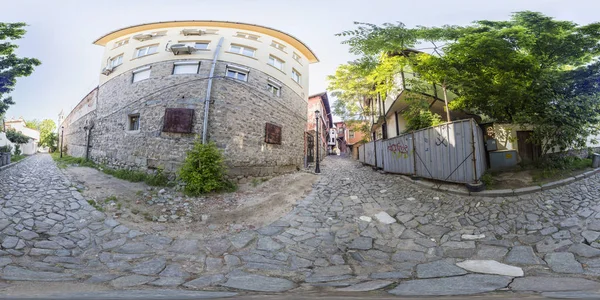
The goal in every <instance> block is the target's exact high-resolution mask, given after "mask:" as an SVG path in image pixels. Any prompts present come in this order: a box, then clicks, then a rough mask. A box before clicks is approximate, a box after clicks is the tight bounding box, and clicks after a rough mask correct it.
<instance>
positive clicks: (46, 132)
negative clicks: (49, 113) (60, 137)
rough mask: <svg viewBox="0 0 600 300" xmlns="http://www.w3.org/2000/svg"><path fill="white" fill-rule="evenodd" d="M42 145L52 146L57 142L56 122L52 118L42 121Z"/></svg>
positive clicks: (40, 128) (40, 129) (40, 127)
mask: <svg viewBox="0 0 600 300" xmlns="http://www.w3.org/2000/svg"><path fill="white" fill-rule="evenodd" d="M39 131H40V146H42V147H44V146H46V147H50V146H52V145H53V144H54V142H55V134H54V133H55V132H56V123H54V121H53V120H51V119H45V120H43V121H41V122H40V125H39Z"/></svg>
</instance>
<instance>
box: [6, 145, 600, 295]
mask: <svg viewBox="0 0 600 300" xmlns="http://www.w3.org/2000/svg"><path fill="white" fill-rule="evenodd" d="M321 170H322V175H321V177H320V179H319V181H318V182H317V184H316V185H315V187H314V189H313V191H312V192H311V193H310V194H309V195H308V196H307V197H306V198H305V199H302V200H300V201H298V205H297V206H296V207H295V208H294V210H293V211H292V212H290V213H289V214H287V215H285V216H283V217H282V218H281V219H280V220H278V221H276V222H274V223H272V224H271V225H269V226H266V227H263V228H260V229H258V230H255V231H244V232H241V233H237V234H232V235H229V236H226V238H222V239H216V240H190V239H172V238H169V237H166V236H161V235H160V234H159V233H157V232H139V231H136V230H130V229H129V228H127V227H126V226H124V225H121V224H120V223H119V222H118V221H116V220H113V219H107V218H106V217H105V215H104V214H103V213H102V212H99V211H97V210H95V208H93V207H92V206H90V205H89V204H88V203H87V202H86V201H85V199H84V198H83V197H82V196H81V194H80V193H79V192H78V191H77V190H76V189H75V188H74V187H72V186H71V183H70V182H69V181H68V180H67V179H66V177H65V176H64V175H63V174H62V172H61V171H60V170H59V169H58V168H57V167H56V165H55V164H54V162H53V161H52V159H51V157H50V156H49V155H46V154H42V155H36V156H34V157H31V158H29V159H27V160H26V161H24V162H22V163H20V164H18V165H16V166H14V167H12V168H9V169H7V170H4V171H0V208H1V209H0V244H1V250H0V268H1V272H0V278H1V279H2V281H0V288H2V287H3V286H4V287H6V286H10V285H11V282H12V281H81V282H85V283H92V284H107V285H110V286H111V287H112V288H114V289H123V288H133V287H137V288H142V286H143V287H144V288H150V287H160V288H161V289H165V288H169V289H175V288H177V289H186V290H203V291H211V292H213V294H210V295H212V296H214V297H219V296H223V297H225V296H231V295H233V293H231V292H234V293H236V292H237V293H239V292H246V291H256V292H284V291H302V290H309V289H317V288H319V289H331V290H334V291H339V292H364V291H372V290H381V291H382V293H383V292H387V293H391V294H393V295H402V296H417V295H466V294H476V293H483V292H492V291H496V290H502V291H515V292H529V291H531V292H543V293H544V295H546V296H552V295H570V294H569V293H573V294H572V295H578V294H577V293H580V294H581V295H583V294H582V293H584V294H586V295H596V296H597V297H600V294H595V292H598V291H600V283H599V282H597V281H595V280H597V276H598V275H599V274H600V243H599V242H598V238H599V237H600V203H599V202H600V189H599V186H600V178H599V177H598V175H594V176H592V177H590V178H585V179H583V180H581V181H578V182H575V183H572V184H570V185H568V186H563V187H559V188H556V189H553V190H549V191H544V192H540V193H535V194H530V195H523V196H518V197H506V198H502V197H498V198H482V197H467V196H458V195H453V194H445V193H441V192H434V191H430V190H426V189H425V188H422V187H419V186H416V185H413V184H410V183H408V182H406V181H404V180H403V179H402V178H400V177H399V176H395V175H390V174H381V173H379V172H376V171H373V170H372V169H371V168H370V167H365V166H362V165H361V164H360V163H358V162H356V161H352V160H350V159H347V158H341V157H327V158H326V159H325V161H324V163H323V166H322V167H321ZM570 291H574V292H570ZM200 293H202V292H199V294H198V295H201V294H200Z"/></svg>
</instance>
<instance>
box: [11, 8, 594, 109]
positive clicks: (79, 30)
mask: <svg viewBox="0 0 600 300" xmlns="http://www.w3.org/2000/svg"><path fill="white" fill-rule="evenodd" d="M0 3H1V4H2V5H1V7H2V10H1V11H0V22H26V23H27V24H28V25H29V26H28V27H27V34H26V35H25V37H24V38H23V39H21V40H19V41H17V44H18V45H19V49H18V50H17V55H19V56H25V57H35V58H37V59H39V60H41V61H42V65H41V66H39V67H37V68H36V69H35V71H34V73H33V74H32V75H31V76H29V77H26V78H19V79H18V81H17V85H16V88H15V90H14V91H13V92H12V94H11V95H12V97H13V100H15V102H16V104H15V105H13V106H11V107H10V108H9V110H8V112H7V116H6V117H7V118H12V117H15V118H18V117H23V118H25V119H47V118H49V119H53V120H57V119H58V114H59V112H60V111H61V110H64V111H65V114H68V113H69V112H70V111H71V109H72V108H73V107H75V105H77V103H78V102H79V101H80V100H81V99H82V98H83V97H84V96H85V95H86V94H87V93H88V92H89V91H90V90H91V89H93V88H94V87H96V86H97V85H98V79H99V77H100V71H99V70H100V65H101V58H102V53H103V47H101V46H96V45H93V44H92V42H93V41H94V40H95V39H96V38H98V37H100V36H102V35H104V34H106V33H108V32H110V31H113V30H116V29H119V28H122V27H126V26H130V25H136V24H140V23H148V22H159V21H170V20H223V21H235V22H245V23H254V24H258V25H264V26H268V27H273V28H276V29H279V30H281V31H284V32H286V33H289V34H291V35H293V36H295V37H297V38H298V39H300V40H301V41H303V42H304V43H305V44H306V45H308V46H309V47H310V48H311V49H312V50H313V51H314V52H315V53H316V55H317V56H318V58H319V59H320V62H319V63H315V64H312V65H311V66H310V74H309V92H310V94H316V93H320V92H322V91H325V90H326V88H327V80H326V77H327V75H330V74H333V73H334V72H335V69H336V67H337V66H339V65H340V64H344V63H346V62H348V61H351V60H353V59H355V58H356V57H354V56H353V55H352V54H350V53H349V52H348V46H347V45H343V44H341V42H342V41H343V38H342V37H336V36H335V34H336V33H339V32H341V31H344V30H349V29H353V28H355V25H354V24H353V22H354V21H359V22H367V23H373V24H382V23H386V22H387V23H396V22H402V23H404V24H406V25H407V26H408V27H414V26H417V25H424V26H441V25H445V24H452V25H467V24H469V23H470V22H472V21H474V20H482V19H488V20H505V19H508V18H509V17H510V14H511V13H512V12H515V11H522V10H532V11H540V12H542V13H544V14H546V15H549V16H552V17H554V18H556V19H561V20H571V21H574V22H576V23H579V24H588V23H592V22H597V21H600V15H599V14H598V11H600V1H597V0H571V1H564V0H445V1H443V0H424V1H415V0H396V1H394V0H366V1H365V0H303V1H300V0H294V1H291V0H220V1H214V0H212V1H207V0H16V1H11V0H0Z"/></svg>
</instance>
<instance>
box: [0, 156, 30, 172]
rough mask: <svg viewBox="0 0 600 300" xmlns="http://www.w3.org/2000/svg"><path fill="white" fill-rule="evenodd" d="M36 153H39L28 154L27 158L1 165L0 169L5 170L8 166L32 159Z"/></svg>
mask: <svg viewBox="0 0 600 300" xmlns="http://www.w3.org/2000/svg"><path fill="white" fill-rule="evenodd" d="M36 155H37V153H36V154H34V155H29V156H27V157H25V158H23V159H21V160H20V161H18V162H13V163H10V164H8V165H6V166H2V167H0V171H4V170H6V169H8V168H11V167H14V166H15V165H18V164H19V163H21V162H24V161H26V160H28V159H30V158H32V157H34V156H36Z"/></svg>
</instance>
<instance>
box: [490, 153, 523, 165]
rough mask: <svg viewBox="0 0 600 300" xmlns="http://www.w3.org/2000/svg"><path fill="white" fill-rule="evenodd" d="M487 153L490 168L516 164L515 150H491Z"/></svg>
mask: <svg viewBox="0 0 600 300" xmlns="http://www.w3.org/2000/svg"><path fill="white" fill-rule="evenodd" d="M489 154H490V169H504V168H510V167H514V166H516V165H517V151H516V150H501V151H491V152H489Z"/></svg>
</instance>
